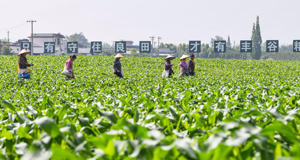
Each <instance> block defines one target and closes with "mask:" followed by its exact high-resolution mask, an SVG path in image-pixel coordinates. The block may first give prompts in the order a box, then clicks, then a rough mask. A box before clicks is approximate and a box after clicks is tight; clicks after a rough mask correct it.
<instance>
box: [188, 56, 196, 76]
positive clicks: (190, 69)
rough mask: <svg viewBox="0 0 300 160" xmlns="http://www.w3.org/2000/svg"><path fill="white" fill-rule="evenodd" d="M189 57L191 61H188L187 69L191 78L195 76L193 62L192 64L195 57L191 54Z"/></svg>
mask: <svg viewBox="0 0 300 160" xmlns="http://www.w3.org/2000/svg"><path fill="white" fill-rule="evenodd" d="M190 57H191V59H190V60H189V63H188V69H189V72H190V75H191V76H193V75H195V62H194V59H195V55H194V54H191V55H190Z"/></svg>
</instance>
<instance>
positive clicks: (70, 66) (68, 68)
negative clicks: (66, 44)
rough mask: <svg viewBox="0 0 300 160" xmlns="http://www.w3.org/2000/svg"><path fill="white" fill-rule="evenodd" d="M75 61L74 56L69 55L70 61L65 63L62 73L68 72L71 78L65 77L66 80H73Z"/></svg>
mask: <svg viewBox="0 0 300 160" xmlns="http://www.w3.org/2000/svg"><path fill="white" fill-rule="evenodd" d="M75 60H76V55H71V56H70V59H68V60H67V61H66V64H65V68H64V71H69V72H70V73H71V76H68V75H66V78H67V79H71V78H72V79H75V76H74V71H73V62H74V61H75Z"/></svg>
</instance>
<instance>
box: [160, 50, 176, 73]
mask: <svg viewBox="0 0 300 160" xmlns="http://www.w3.org/2000/svg"><path fill="white" fill-rule="evenodd" d="M173 59H175V57H174V56H172V55H168V56H167V57H166V58H165V60H166V63H165V70H164V72H163V74H162V76H163V77H172V75H173V74H174V71H173V69H172V66H173V64H171V60H173Z"/></svg>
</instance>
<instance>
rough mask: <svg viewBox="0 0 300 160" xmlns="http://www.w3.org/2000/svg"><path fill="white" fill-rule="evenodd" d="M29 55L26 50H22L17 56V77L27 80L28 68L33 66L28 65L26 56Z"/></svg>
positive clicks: (28, 75)
mask: <svg viewBox="0 0 300 160" xmlns="http://www.w3.org/2000/svg"><path fill="white" fill-rule="evenodd" d="M27 54H30V51H27V50H26V49H22V51H21V52H20V53H19V54H18V56H19V57H20V58H19V59H18V77H20V78H24V79H29V78H30V73H29V69H28V67H30V66H34V65H33V64H28V62H27V58H26V55H27Z"/></svg>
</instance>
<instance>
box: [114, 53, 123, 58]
mask: <svg viewBox="0 0 300 160" xmlns="http://www.w3.org/2000/svg"><path fill="white" fill-rule="evenodd" d="M115 58H123V56H122V55H121V54H120V53H118V54H117V55H116V56H115Z"/></svg>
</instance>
